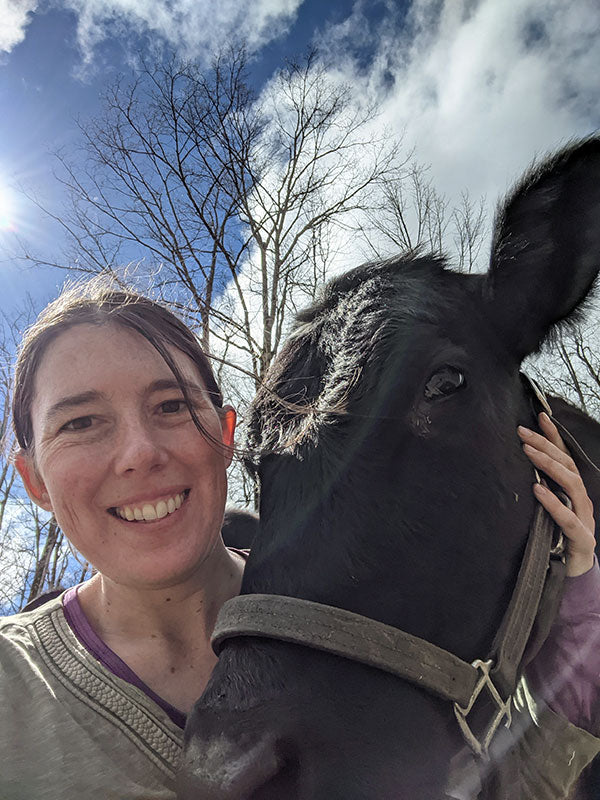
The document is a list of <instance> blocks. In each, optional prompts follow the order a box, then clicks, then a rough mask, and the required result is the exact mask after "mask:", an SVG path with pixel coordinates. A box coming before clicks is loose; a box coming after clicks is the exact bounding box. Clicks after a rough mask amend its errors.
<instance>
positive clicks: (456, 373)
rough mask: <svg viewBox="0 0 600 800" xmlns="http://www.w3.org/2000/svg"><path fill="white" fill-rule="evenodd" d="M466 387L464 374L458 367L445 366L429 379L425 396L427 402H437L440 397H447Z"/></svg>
mask: <svg viewBox="0 0 600 800" xmlns="http://www.w3.org/2000/svg"><path fill="white" fill-rule="evenodd" d="M464 386H465V376H464V373H463V372H461V371H460V370H459V369H457V368H456V367H450V366H448V365H445V366H443V367H441V368H440V369H438V370H437V371H436V372H434V373H433V375H432V376H431V378H429V380H428V381H427V383H426V384H425V390H424V392H423V394H424V395H425V398H426V399H427V400H436V399H437V398H439V397H446V396H447V395H449V394H452V393H453V392H456V391H458V389H462V388H463V387H464Z"/></svg>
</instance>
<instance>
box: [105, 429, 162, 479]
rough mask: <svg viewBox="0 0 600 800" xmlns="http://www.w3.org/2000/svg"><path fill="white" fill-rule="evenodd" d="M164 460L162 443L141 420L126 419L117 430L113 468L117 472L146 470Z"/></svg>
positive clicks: (158, 465) (159, 464) (160, 463)
mask: <svg viewBox="0 0 600 800" xmlns="http://www.w3.org/2000/svg"><path fill="white" fill-rule="evenodd" d="M166 461H167V452H166V449H165V447H164V443H163V442H162V440H161V439H160V437H159V436H157V435H156V433H155V432H154V431H152V430H151V429H150V428H149V427H148V426H147V425H145V424H144V422H143V421H142V420H133V421H128V422H127V423H126V424H125V425H123V426H122V428H121V429H120V430H119V431H118V432H117V441H116V450H115V470H116V471H117V472H118V473H119V474H124V473H126V472H131V471H142V472H147V471H148V470H152V469H154V468H156V467H160V466H162V465H164V464H165V463H166Z"/></svg>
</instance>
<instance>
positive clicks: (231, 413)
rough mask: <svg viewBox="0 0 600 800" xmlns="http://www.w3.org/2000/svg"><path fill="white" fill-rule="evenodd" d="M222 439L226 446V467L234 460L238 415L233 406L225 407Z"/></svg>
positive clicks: (222, 414) (222, 420)
mask: <svg viewBox="0 0 600 800" xmlns="http://www.w3.org/2000/svg"><path fill="white" fill-rule="evenodd" d="M220 417H221V439H222V440H223V444H224V445H225V461H226V463H225V466H226V467H228V466H229V465H230V464H231V459H232V458H233V440H234V435H235V422H236V419H237V417H236V413H235V410H234V409H233V408H232V407H231V406H224V407H223V409H222V411H221V414H220Z"/></svg>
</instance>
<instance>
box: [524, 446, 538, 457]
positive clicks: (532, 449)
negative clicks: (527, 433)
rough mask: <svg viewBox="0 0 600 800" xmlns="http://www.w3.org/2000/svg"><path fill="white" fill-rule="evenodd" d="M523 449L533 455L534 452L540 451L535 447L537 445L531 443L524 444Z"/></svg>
mask: <svg viewBox="0 0 600 800" xmlns="http://www.w3.org/2000/svg"><path fill="white" fill-rule="evenodd" d="M523 450H524V451H525V452H526V453H531V454H532V455H533V454H534V453H537V452H538V451H537V450H536V449H535V447H532V446H531V445H530V444H524V445H523Z"/></svg>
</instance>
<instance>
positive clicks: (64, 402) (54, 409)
mask: <svg viewBox="0 0 600 800" xmlns="http://www.w3.org/2000/svg"><path fill="white" fill-rule="evenodd" d="M102 399H104V395H103V394H102V393H101V392H97V391H95V390H93V389H90V391H88V392H80V393H79V394H72V395H69V396H67V397H63V398H62V399H61V400H58V401H57V402H56V403H54V404H53V405H51V406H50V408H49V409H48V411H47V412H46V419H47V420H52V419H53V418H54V417H56V416H57V415H58V414H59V413H61V412H62V411H65V409H70V408H77V407H78V406H83V405H85V404H86V403H91V402H93V401H94V400H102Z"/></svg>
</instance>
